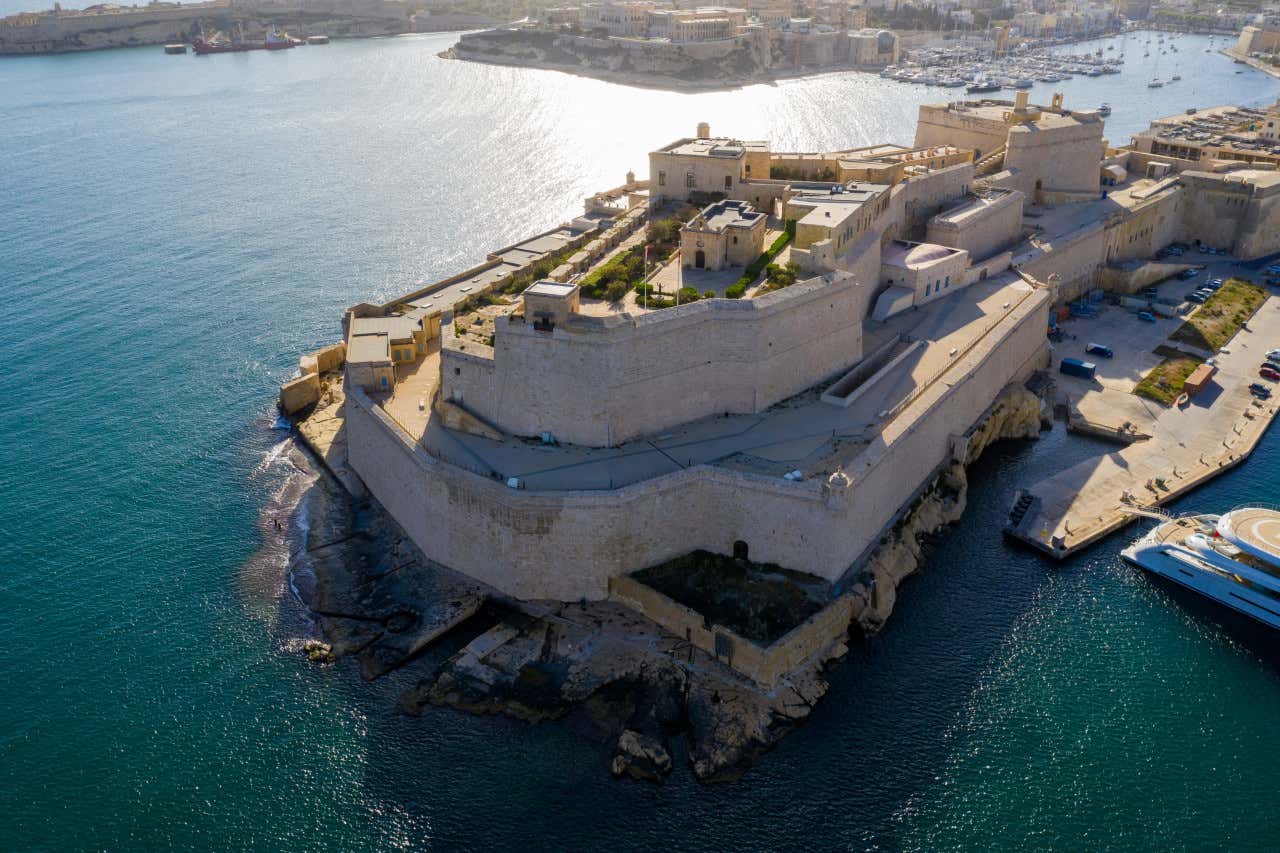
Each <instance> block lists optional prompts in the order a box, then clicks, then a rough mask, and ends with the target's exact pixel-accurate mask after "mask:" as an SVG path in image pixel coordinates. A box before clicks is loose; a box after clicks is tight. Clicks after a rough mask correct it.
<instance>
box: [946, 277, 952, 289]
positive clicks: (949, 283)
mask: <svg viewBox="0 0 1280 853" xmlns="http://www.w3.org/2000/svg"><path fill="white" fill-rule="evenodd" d="M946 280H947V284H946V286H947V287H950V286H951V276H947V279H946Z"/></svg>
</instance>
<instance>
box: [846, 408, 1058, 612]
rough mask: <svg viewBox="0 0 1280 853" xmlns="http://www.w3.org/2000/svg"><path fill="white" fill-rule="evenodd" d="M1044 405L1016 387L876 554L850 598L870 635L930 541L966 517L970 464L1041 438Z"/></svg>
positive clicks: (977, 430) (888, 609)
mask: <svg viewBox="0 0 1280 853" xmlns="http://www.w3.org/2000/svg"><path fill="white" fill-rule="evenodd" d="M1040 425H1041V401H1040V398H1039V397H1038V396H1036V395H1035V394H1033V393H1032V392H1031V391H1029V390H1027V388H1025V387H1024V386H1022V385H1017V386H1011V387H1010V388H1008V389H1006V390H1005V391H1004V393H1003V394H1001V396H1000V397H999V399H997V400H996V402H995V404H994V405H993V406H992V408H991V411H990V412H989V413H988V415H987V416H986V417H985V418H984V419H983V420H982V421H981V422H979V423H978V425H977V426H975V427H974V428H973V430H972V431H971V434H970V436H969V441H968V444H967V446H966V448H965V452H964V459H963V461H957V462H953V463H952V464H951V465H950V466H948V467H947V468H946V469H945V470H944V471H943V472H942V473H941V474H939V475H938V477H937V478H936V479H935V480H934V481H933V482H932V483H930V484H929V486H928V487H927V488H926V489H925V490H924V492H923V493H922V494H921V495H920V497H919V498H917V499H916V501H915V503H914V504H913V505H912V506H911V508H910V509H909V510H908V511H907V512H906V514H905V515H904V516H903V517H902V519H901V520H899V522H898V523H897V524H896V525H895V526H894V528H893V530H892V531H891V532H890V533H889V535H888V536H887V537H885V539H884V541H883V542H882V544H881V545H880V547H879V548H878V549H876V551H875V553H874V554H872V556H871V559H870V560H869V561H868V563H867V566H866V567H865V569H864V570H863V572H862V576H861V578H860V579H859V581H858V582H857V583H856V584H854V586H853V587H852V588H851V590H850V592H849V594H850V595H852V596H854V597H855V598H856V599H857V600H858V606H856V607H854V611H853V612H854V616H853V619H854V622H855V623H856V624H857V626H858V627H859V628H860V629H861V630H862V631H863V633H865V634H875V633H876V632H878V631H880V630H881V629H882V628H883V627H884V625H885V623H886V622H887V621H888V619H889V615H890V614H891V613H892V612H893V607H894V604H895V603H896V601H897V589H898V585H899V584H901V583H902V581H903V580H905V579H906V578H907V577H909V576H911V575H913V574H915V572H916V571H917V570H918V569H919V567H920V564H921V562H922V561H923V560H924V552H925V549H926V548H927V547H928V543H929V541H930V540H931V539H932V537H933V536H935V535H936V534H937V533H938V532H939V531H941V530H942V529H943V528H945V527H947V526H948V525H950V524H954V523H955V522H956V521H959V520H960V516H961V515H963V514H964V508H965V499H966V495H967V493H968V486H969V480H968V476H967V474H966V472H965V468H966V466H968V465H970V464H972V463H973V462H974V461H975V460H976V459H977V458H978V457H979V456H981V455H982V452H983V451H984V450H986V449H987V447H989V446H990V445H992V444H994V443H995V442H997V441H999V440H1001V439H1006V438H1035V437H1037V436H1038V435H1039V434H1040Z"/></svg>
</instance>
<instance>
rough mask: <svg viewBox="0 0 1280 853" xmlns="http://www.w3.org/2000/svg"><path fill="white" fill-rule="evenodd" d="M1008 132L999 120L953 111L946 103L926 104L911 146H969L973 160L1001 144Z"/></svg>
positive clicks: (979, 158) (922, 107) (921, 110)
mask: <svg viewBox="0 0 1280 853" xmlns="http://www.w3.org/2000/svg"><path fill="white" fill-rule="evenodd" d="M1008 133H1009V128H1008V127H1007V126H1006V125H1005V123H1004V122H1002V121H995V120H993V119H989V118H981V117H979V116H977V115H969V114H965V113H954V112H951V111H950V110H948V109H947V105H946V104H925V105H923V106H921V107H920V114H919V118H918V119H917V123H916V136H915V142H913V143H912V147H913V148H929V147H932V146H935V145H954V146H956V147H957V148H972V149H973V150H974V155H973V159H974V160H975V161H976V160H981V159H982V156H983V155H984V154H990V153H991V152H992V151H994V150H996V149H997V148H999V147H1000V146H1001V145H1004V143H1005V137H1006V136H1007V135H1008Z"/></svg>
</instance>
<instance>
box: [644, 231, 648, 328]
mask: <svg viewBox="0 0 1280 853" xmlns="http://www.w3.org/2000/svg"><path fill="white" fill-rule="evenodd" d="M644 310H646V311H648V310H649V244H648V243H645V244H644Z"/></svg>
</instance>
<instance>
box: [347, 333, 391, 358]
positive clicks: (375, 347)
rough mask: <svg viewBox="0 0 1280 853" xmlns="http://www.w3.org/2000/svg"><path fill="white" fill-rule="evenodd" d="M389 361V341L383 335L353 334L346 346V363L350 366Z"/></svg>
mask: <svg viewBox="0 0 1280 853" xmlns="http://www.w3.org/2000/svg"><path fill="white" fill-rule="evenodd" d="M390 360H391V339H390V338H388V337H387V336H386V335H385V334H382V333H380V332H374V333H369V334H353V335H352V336H351V341H350V342H349V343H348V344H347V361H348V362H350V363H352V364H369V363H379V362H384V361H390Z"/></svg>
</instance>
